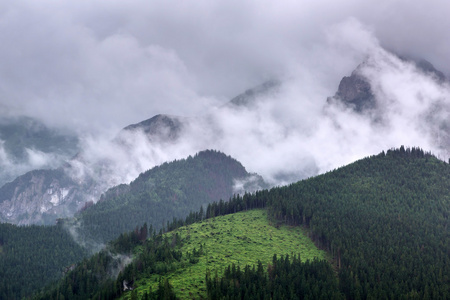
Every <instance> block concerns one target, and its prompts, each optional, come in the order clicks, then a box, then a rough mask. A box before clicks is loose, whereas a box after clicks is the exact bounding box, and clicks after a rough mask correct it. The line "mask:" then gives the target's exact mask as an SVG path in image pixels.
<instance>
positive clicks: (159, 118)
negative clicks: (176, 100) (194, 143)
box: [118, 115, 187, 143]
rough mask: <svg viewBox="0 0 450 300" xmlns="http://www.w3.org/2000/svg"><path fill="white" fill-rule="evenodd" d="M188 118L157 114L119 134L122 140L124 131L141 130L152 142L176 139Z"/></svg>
mask: <svg viewBox="0 0 450 300" xmlns="http://www.w3.org/2000/svg"><path fill="white" fill-rule="evenodd" d="M186 121H187V118H182V117H177V116H170V115H156V116H154V117H153V118H150V119H148V120H145V121H142V122H139V123H137V124H132V125H128V126H127V127H125V128H124V129H123V130H122V131H121V132H120V133H119V136H118V139H119V140H120V137H121V134H122V133H123V132H129V131H136V130H140V131H142V132H143V133H145V135H146V136H147V137H148V139H149V140H150V141H151V142H164V143H167V142H170V141H174V140H176V139H177V138H178V137H179V136H180V134H181V132H182V130H183V126H184V123H185V122H186Z"/></svg>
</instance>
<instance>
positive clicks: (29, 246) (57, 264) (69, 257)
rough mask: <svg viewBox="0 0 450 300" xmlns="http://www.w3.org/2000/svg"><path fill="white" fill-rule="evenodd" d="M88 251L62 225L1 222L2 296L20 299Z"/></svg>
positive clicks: (0, 289) (0, 290) (60, 273)
mask: <svg viewBox="0 0 450 300" xmlns="http://www.w3.org/2000/svg"><path fill="white" fill-rule="evenodd" d="M85 255H87V253H85V251H84V250H83V249H82V248H81V247H80V246H79V245H77V244H76V243H75V242H74V241H73V240H72V237H71V236H70V235H69V234H68V233H67V232H66V231H65V230H64V229H63V228H61V227H60V226H45V227H44V226H36V225H32V226H23V227H19V226H15V225H11V224H0V299H20V298H22V297H25V296H27V295H29V294H31V293H32V292H33V291H35V290H37V289H39V288H41V287H43V286H45V285H47V284H49V283H50V282H52V281H55V280H57V279H58V278H60V277H61V276H62V274H63V272H64V271H66V270H67V269H68V268H69V267H70V266H71V265H72V264H75V263H77V262H78V261H80V260H81V259H82V258H83V256H85Z"/></svg>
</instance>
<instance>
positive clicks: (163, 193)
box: [67, 150, 265, 242]
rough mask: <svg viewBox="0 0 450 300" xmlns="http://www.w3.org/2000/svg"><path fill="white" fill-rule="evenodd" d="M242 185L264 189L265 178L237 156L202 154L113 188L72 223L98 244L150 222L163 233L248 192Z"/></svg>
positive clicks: (158, 168)
mask: <svg viewBox="0 0 450 300" xmlns="http://www.w3.org/2000/svg"><path fill="white" fill-rule="evenodd" d="M238 182H245V184H244V190H251V189H253V190H255V189H256V188H261V187H264V186H265V184H264V181H263V180H262V178H261V177H259V176H257V175H254V174H249V173H247V171H246V170H245V168H244V167H243V166H242V165H241V164H240V163H239V162H238V161H236V160H234V159H233V158H231V157H229V156H227V155H225V154H223V153H220V152H217V151H211V150H208V151H202V152H199V153H198V154H197V155H195V156H194V157H188V158H187V159H182V160H177V161H174V162H171V163H164V164H163V165H161V166H158V167H155V168H153V169H151V170H149V171H147V172H144V173H142V174H141V175H140V176H139V177H138V178H137V179H136V180H134V181H133V182H131V183H130V184H129V185H119V186H117V187H114V188H111V189H110V190H108V191H107V192H106V193H105V194H104V195H102V197H101V198H100V200H99V201H98V202H97V203H96V204H95V205H92V206H89V207H87V208H86V209H85V210H83V211H82V212H81V213H80V214H79V215H77V216H76V221H72V222H74V225H76V227H77V228H78V226H79V228H78V232H79V234H80V235H81V236H86V237H88V238H89V239H91V240H94V241H97V242H105V241H109V240H111V239H114V238H115V237H117V236H118V235H119V234H121V233H124V232H128V231H130V230H133V229H134V228H135V227H136V226H138V225H141V224H143V223H145V222H147V223H148V224H149V225H152V226H153V228H155V229H159V228H161V227H162V226H165V224H166V222H168V221H171V220H172V219H173V218H174V217H175V218H184V217H186V216H187V215H188V214H189V212H190V211H196V210H198V209H199V208H200V207H201V206H206V205H207V204H208V203H211V202H213V201H217V200H218V199H228V198H229V197H231V196H232V195H233V193H236V192H243V191H242V190H239V191H238V190H236V189H235V185H236V183H238ZM67 224H68V225H69V224H70V221H67Z"/></svg>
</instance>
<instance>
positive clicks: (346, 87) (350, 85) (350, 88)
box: [328, 69, 376, 112]
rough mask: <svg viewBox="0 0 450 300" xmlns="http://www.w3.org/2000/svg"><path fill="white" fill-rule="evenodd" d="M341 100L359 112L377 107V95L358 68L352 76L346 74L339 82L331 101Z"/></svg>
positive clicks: (329, 99)
mask: <svg viewBox="0 0 450 300" xmlns="http://www.w3.org/2000/svg"><path fill="white" fill-rule="evenodd" d="M333 100H335V101H341V102H342V103H344V104H345V105H346V106H348V107H351V108H352V109H354V110H355V111H357V112H363V111H366V110H370V109H373V108H375V106H376V101H375V96H374V95H373V93H372V88H371V86H370V83H369V82H368V80H367V79H366V78H365V77H364V76H363V75H361V74H360V72H359V70H358V69H356V70H355V71H353V72H352V74H351V75H350V76H345V77H344V78H342V80H341V82H340V83H339V88H338V90H337V92H336V94H335V95H334V97H333V98H328V102H330V101H333Z"/></svg>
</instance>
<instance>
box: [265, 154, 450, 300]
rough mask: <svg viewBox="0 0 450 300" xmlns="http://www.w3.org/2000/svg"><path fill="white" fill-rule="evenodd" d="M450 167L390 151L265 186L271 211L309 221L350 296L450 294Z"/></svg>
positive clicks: (290, 221) (440, 296)
mask: <svg viewBox="0 0 450 300" xmlns="http://www.w3.org/2000/svg"><path fill="white" fill-rule="evenodd" d="M449 192H450V166H449V165H448V164H446V163H445V162H442V161H439V160H437V159H436V158H434V157H433V156H431V154H429V153H425V152H424V151H422V150H421V149H417V148H413V149H405V148H404V147H401V148H400V149H398V150H389V151H387V153H384V152H383V153H381V154H380V155H377V156H374V157H370V158H365V159H362V160H360V161H357V162H355V163H353V164H351V165H348V166H346V167H343V168H341V169H338V170H335V171H333V172H329V173H327V174H324V175H321V176H318V177H315V178H311V179H309V180H305V181H301V182H299V183H296V184H292V185H290V186H287V187H283V188H276V189H272V190H271V191H270V192H268V194H267V197H268V199H269V200H268V207H269V211H270V214H271V215H272V217H274V218H276V219H278V220H280V221H283V222H286V223H288V224H293V225H297V224H298V225H300V224H303V225H304V226H307V227H309V229H310V231H311V237H312V238H313V239H314V240H315V241H316V243H317V244H318V245H319V246H321V247H323V248H324V249H326V250H328V251H329V252H331V253H332V255H333V256H334V257H336V265H337V267H338V268H339V279H340V287H341V291H342V292H344V294H345V295H346V297H347V298H351V299H357V298H362V299H365V298H372V299H381V298H402V297H410V296H411V297H412V296H413V295H418V296H419V297H420V298H430V299H431V298H432V299H448V298H449V297H450V294H449V291H450V287H449V280H450V257H449V252H450V245H449V241H450V239H449V229H448V225H449V224H448V223H449V219H448V218H449V210H450V209H449V208H450V196H449V195H450V193H449Z"/></svg>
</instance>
